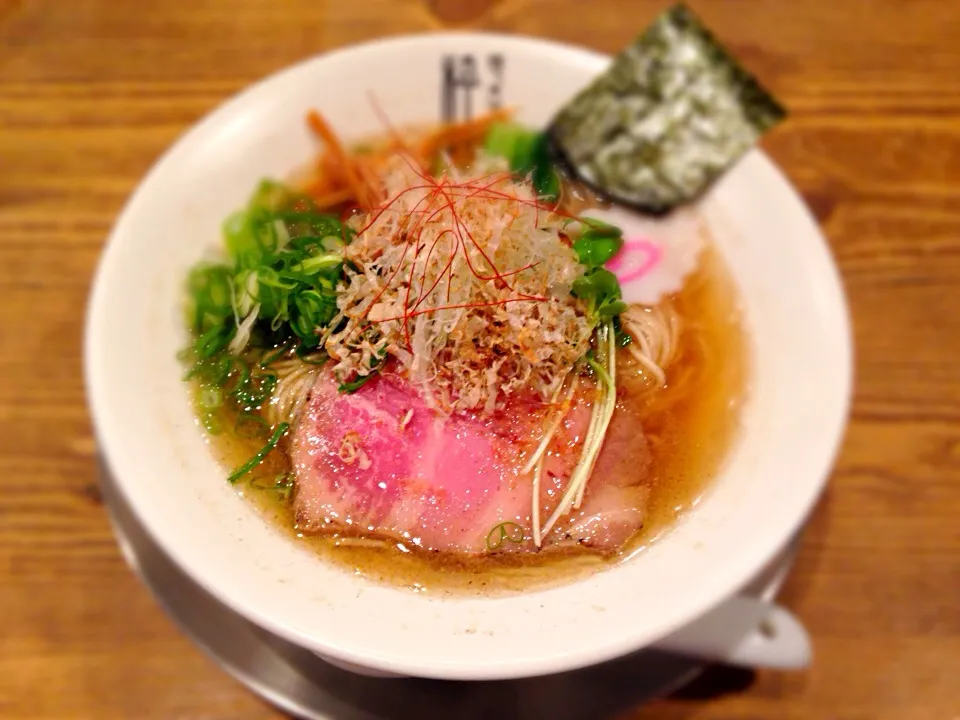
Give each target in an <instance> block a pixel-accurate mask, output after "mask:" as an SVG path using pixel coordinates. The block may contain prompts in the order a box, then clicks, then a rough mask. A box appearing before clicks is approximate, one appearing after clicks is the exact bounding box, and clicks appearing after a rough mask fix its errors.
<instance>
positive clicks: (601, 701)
mask: <svg viewBox="0 0 960 720" xmlns="http://www.w3.org/2000/svg"><path fill="white" fill-rule="evenodd" d="M100 474H101V487H102V491H103V498H104V503H105V505H106V507H107V508H108V509H109V512H110V517H111V520H112V522H113V526H114V531H115V533H116V535H117V538H118V541H119V544H120V547H121V550H122V551H123V555H124V557H125V558H126V560H127V562H128V563H129V564H130V567H131V568H133V570H134V571H135V572H136V573H137V574H138V575H139V576H140V578H141V579H142V580H143V582H144V583H145V584H146V585H147V587H148V588H149V589H150V590H151V592H152V593H153V595H154V597H155V598H156V599H157V601H158V602H159V603H160V605H161V606H162V607H163V609H164V610H165V611H166V613H167V614H168V615H169V616H170V617H171V618H172V619H173V620H174V622H175V623H176V624H177V625H178V626H179V627H180V629H181V630H182V631H183V632H184V633H185V634H186V635H187V636H189V637H190V638H191V639H192V640H193V642H194V643H195V644H196V645H198V646H199V647H200V648H201V649H202V650H203V651H204V652H206V653H207V655H209V656H210V657H211V658H213V660H214V661H215V662H216V663H217V664H218V665H220V667H221V668H223V669H224V670H225V671H226V672H228V673H230V674H231V675H232V676H233V677H235V678H236V679H237V680H239V681H240V682H242V683H243V684H244V685H246V686H247V687H248V688H250V689H251V690H253V691H254V692H255V693H257V694H258V695H260V696H262V697H263V698H264V699H266V700H267V701H269V702H271V703H273V704H274V705H276V706H277V707H278V708H280V709H282V710H284V711H286V712H288V713H290V714H292V715H294V716H296V717H300V718H306V719H308V720H406V719H408V718H409V719H410V720H414V719H416V720H419V719H420V718H423V717H446V718H458V720H472V719H473V718H477V719H479V718H490V717H503V718H518V719H524V718H544V717H549V718H552V719H553V720H574V719H580V718H590V719H591V720H597V719H598V718H606V717H613V716H616V715H618V714H620V713H622V712H624V711H625V710H627V709H629V708H632V707H636V706H637V705H640V704H642V703H643V702H646V701H649V700H651V699H653V698H655V697H660V696H662V695H664V694H667V693H669V692H672V691H674V690H676V689H678V688H679V687H681V686H683V685H685V684H686V683H688V682H689V681H690V680H692V679H693V678H694V677H696V676H697V675H698V674H699V673H700V671H701V670H702V669H703V665H702V663H701V662H699V661H697V660H691V659H688V658H681V657H677V656H672V655H668V654H665V653H661V652H656V651H651V650H645V651H641V652H638V653H636V654H634V655H631V656H628V657H625V658H621V659H619V660H615V661H613V662H609V663H605V664H603V665H598V666H595V667H591V668H587V669H583V670H577V671H573V672H568V673H562V674H560V675H551V676H546V677H539V678H530V679H524V680H513V681H496V682H448V681H440V680H423V679H416V678H403V679H380V678H369V677H363V676H359V675H356V674H354V673H350V672H347V671H344V670H340V669H338V668H336V667H333V666H332V665H330V664H328V663H325V662H323V661H322V660H320V659H319V658H317V657H316V656H315V655H314V654H313V653H310V652H309V651H306V650H303V649H302V648H300V647H298V646H296V645H293V644H291V643H289V642H286V641H285V640H282V639H280V638H278V637H276V636H274V635H271V634H269V633H266V632H264V631H263V630H261V629H260V628H259V627H257V626H255V625H253V624H251V623H249V622H248V621H247V620H245V619H244V618H242V617H240V616H239V615H237V614H236V613H234V612H232V611H231V610H229V609H227V608H226V607H224V606H223V605H221V604H220V603H219V602H218V601H217V600H215V599H214V598H213V597H211V596H210V595H209V594H208V593H207V592H206V591H204V590H202V589H201V588H200V587H199V586H198V585H197V584H196V583H194V582H193V581H192V580H191V579H190V578H188V577H187V576H186V575H185V574H184V573H183V572H182V571H181V570H180V569H179V568H177V567H176V565H174V563H173V562H172V561H170V559H169V558H167V557H166V555H165V554H164V553H163V551H162V550H161V549H160V548H159V547H158V546H157V545H156V543H154V541H153V540H152V539H151V538H150V537H149V536H148V535H147V534H146V533H145V532H144V530H143V529H142V528H141V527H140V524H139V522H138V521H137V519H136V517H135V516H134V515H133V513H132V512H131V511H130V509H129V507H128V506H127V504H126V502H125V500H124V499H123V497H122V495H121V494H120V493H119V492H118V489H117V487H116V485H115V482H114V480H113V478H112V477H111V476H110V473H109V472H107V470H106V468H105V466H104V465H103V464H102V463H101V473H100ZM792 562H793V552H792V551H788V552H787V553H786V554H785V555H784V556H783V557H781V558H779V559H778V560H777V561H776V562H775V563H773V564H772V565H771V566H770V568H769V569H768V570H767V571H765V572H764V573H763V574H762V575H761V576H760V577H758V578H757V580H756V581H755V582H754V583H753V584H752V586H751V588H750V592H752V593H755V594H756V595H757V596H760V597H764V598H766V599H772V597H773V596H774V595H775V594H776V592H777V591H778V590H779V587H780V585H781V584H782V581H783V579H784V577H785V576H786V573H787V572H788V571H789V568H790V566H791V565H792Z"/></svg>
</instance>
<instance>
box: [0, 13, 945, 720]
mask: <svg viewBox="0 0 960 720" xmlns="http://www.w3.org/2000/svg"><path fill="white" fill-rule="evenodd" d="M690 4H691V6H692V7H693V8H694V9H695V10H696V11H697V12H698V13H699V14H700V15H701V16H702V17H703V18H704V19H705V20H706V21H707V22H708V24H709V25H710V26H712V27H713V28H714V29H715V31H716V33H717V34H718V35H719V36H720V37H721V38H723V39H724V40H725V41H727V42H728V43H729V44H730V45H731V46H732V47H733V48H734V49H735V51H736V52H737V54H738V55H739V56H740V57H741V58H743V60H744V61H746V63H747V64H748V65H749V66H750V67H751V68H753V69H755V71H756V72H757V73H758V74H759V75H760V76H761V78H762V79H763V80H764V81H765V82H766V83H767V84H768V85H769V86H770V87H771V88H772V89H773V90H774V92H775V93H776V94H777V95H778V96H779V97H780V98H782V99H783V100H784V101H785V103H786V104H787V106H788V107H789V108H790V109H791V110H792V113H793V116H792V118H791V120H790V121H789V122H788V123H787V124H786V125H784V126H783V127H782V129H779V130H778V131H777V132H775V133H774V134H773V135H772V136H771V137H769V139H768V140H767V141H766V142H765V147H766V148H767V150H768V151H769V152H770V153H771V154H772V155H773V157H774V158H775V159H776V160H777V161H778V162H779V163H780V164H781V166H782V167H783V168H784V169H785V170H786V172H787V173H788V174H789V176H790V177H791V178H792V179H793V181H794V182H795V183H796V184H797V185H798V187H799V188H800V189H801V190H802V192H803V193H804V195H805V197H806V198H807V200H808V201H809V203H810V205H811V207H812V208H813V210H814V212H815V213H816V215H817V217H818V219H819V221H820V222H821V224H822V226H823V228H824V230H825V232H826V234H827V236H828V238H829V239H830V242H831V244H832V247H833V251H834V253H835V256H836V258H837V261H838V263H839V265H840V268H841V270H842V272H843V276H844V278H845V282H846V287H847V291H848V293H849V299H850V303H851V308H852V314H853V321H854V328H855V334H856V348H857V368H856V374H857V385H856V398H855V404H854V409H853V417H852V424H851V426H850V428H849V432H848V434H847V438H846V442H845V445H844V448H843V452H842V454H841V456H840V458H839V463H838V465H837V468H836V472H835V473H834V476H833V480H832V483H831V485H830V489H829V492H828V493H827V495H826V497H825V499H824V500H823V502H822V503H821V505H820V506H819V508H818V510H817V512H816V515H815V516H814V518H813V521H812V524H811V526H810V528H809V531H808V532H807V534H806V536H805V538H804V542H803V547H802V552H801V554H800V558H799V562H798V564H797V567H796V571H795V572H794V573H793V575H792V576H791V578H790V580H789V583H788V585H787V587H786V590H785V595H784V601H785V603H786V604H787V605H788V606H790V607H791V608H793V609H794V610H796V612H797V613H799V615H800V616H801V617H802V618H803V619H804V621H805V622H806V623H807V624H808V627H809V628H810V631H811V633H812V635H813V638H814V642H815V650H816V660H815V664H814V665H813V667H812V668H811V669H810V670H809V671H806V672H802V673H776V672H760V673H757V674H755V675H754V674H750V673H746V674H745V673H737V672H729V671H725V670H722V669H716V670H713V671H711V672H709V673H708V674H707V675H706V676H705V677H704V678H703V680H702V681H700V682H699V683H698V684H697V685H696V686H695V687H694V688H692V689H689V690H687V691H686V692H683V693H681V694H679V695H677V696H674V697H671V698H668V699H665V700H662V701H658V702H656V703H654V704H652V705H647V706H645V707H643V708H636V709H634V710H631V711H629V712H626V713H624V714H623V716H622V720H627V719H628V718H630V719H634V720H641V719H643V720H648V719H649V720H680V719H696V720H734V719H737V720H767V719H777V720H779V719H786V720H792V719H800V718H804V719H806V718H813V719H816V720H819V719H821V718H822V719H833V718H836V719H842V720H870V719H874V718H896V719H900V718H905V719H911V720H912V719H914V718H916V719H917V720H926V719H929V720H954V719H955V718H958V717H960V522H958V519H960V369H958V362H957V358H958V356H960V290H958V288H960V4H958V3H957V2H955V1H954V0H950V1H945V0H833V1H832V2H830V1H828V0H790V1H789V2H787V1H786V0H722V2H721V1H720V0H715V1H710V0H691V2H690ZM585 6H586V3H584V2H582V0H499V1H498V2H491V1H489V0H488V1H486V2H484V1H482V0H481V1H476V0H474V1H472V2H466V3H457V2H454V1H453V0H436V1H434V2H420V1H419V0H352V1H349V2H340V1H339V0H331V1H329V2H325V1H324V0H232V1H231V0H189V1H188V2H183V1H174V0H170V1H167V0H153V1H152V2H149V3H141V2H139V1H137V2H135V1H134V0H21V1H17V0H0V468H2V473H0V717H3V718H138V719H145V718H163V719H167V718H238V719H249V720H261V719H265V718H277V717H280V715H278V713H277V712H276V711H275V710H274V709H272V708H270V707H269V706H268V705H266V704H265V703H264V702H262V701H261V700H259V699H258V698H256V697H255V696H254V695H252V694H251V693H250V692H248V691H247V690H246V689H244V688H243V687H242V686H240V685H239V684H238V683H236V682H235V681H234V680H232V679H231V678H229V677H228V676H227V675H225V674H224V673H223V672H221V671H220V670H219V669H218V668H217V667H216V666H215V665H214V664H213V663H211V662H210V661H208V660H207V659H206V658H205V657H204V656H203V655H202V654H201V653H200V652H199V651H198V650H196V649H195V648H194V647H193V646H192V645H191V644H190V643H189V642H188V641H187V640H186V639H185V638H184V637H182V636H181V635H180V634H179V633H178V631H177V630H176V629H175V627H174V626H173V625H172V624H171V622H170V621H169V620H168V619H167V618H166V617H165V616H164V615H163V614H162V612H161V611H160V609H159V608H158V606H157V605H156V604H155V603H154V601H153V600H152V599H151V597H150V596H149V595H148V593H147V591H146V590H145V589H144V588H143V587H142V586H141V585H140V584H139V583H138V581H137V580H136V579H135V578H134V576H133V575H132V574H131V572H130V571H129V570H128V569H127V568H126V566H125V565H124V563H123V561H122V559H121V557H120V554H119V552H118V550H117V546H116V544H115V542H114V539H113V537H112V535H111V532H110V528H109V526H108V523H107V518H106V516H105V513H104V510H103V508H102V506H101V504H100V501H99V496H98V492H97V489H96V488H97V485H96V483H97V478H96V466H95V455H94V453H95V447H94V441H93V438H92V433H91V426H90V420H89V417H88V413H87V409H86V406H85V398H84V393H83V385H82V381H81V360H80V348H81V336H82V327H83V322H82V317H83V310H84V305H85V302H86V299H87V294H88V291H89V288H90V280H91V273H92V270H93V268H94V264H95V263H96V260H97V257H98V254H99V252H100V249H101V247H102V245H103V242H104V238H105V236H106V235H107V233H108V231H109V229H110V226H111V224H112V223H113V221H114V219H115V217H116V215H117V213H118V211H119V210H120V208H121V206H122V204H123V203H124V201H125V199H126V198H127V196H128V195H129V193H130V192H131V191H132V189H133V188H134V187H135V185H136V183H137V182H138V181H139V179H140V178H141V177H142V176H143V174H144V173H145V172H146V170H147V169H148V168H149V167H150V165H151V163H153V162H154V160H155V159H156V158H157V156H158V155H159V154H160V153H161V152H162V151H163V150H164V148H166V147H167V146H168V145H169V144H170V143H171V142H172V141H173V140H174V139H175V138H176V137H177V136H178V135H179V134H180V133H181V132H183V131H184V130H185V129H186V128H187V127H188V126H189V125H191V124H192V123H193V122H195V121H196V120H197V119H199V118H200V117H201V116H202V115H204V114H205V113H206V112H208V111H209V110H211V109H212V108H213V107H214V106H216V105H217V104H219V103H220V102H222V101H223V100H224V99H225V98H227V97H228V96H229V95H231V94H232V93H234V92H235V91H237V90H239V89H240V88H242V87H244V86H245V85H247V84H248V83H250V82H251V81H254V80H256V79H259V78H261V77H263V76H264V75H266V74H268V73H270V72H272V71H274V70H277V69H279V68H281V67H283V66H285V65H287V64H289V63H292V62H294V61H296V60H299V59H302V58H304V57H307V56H309V55H312V54H315V53H318V52H321V51H324V50H327V49H330V48H333V47H338V46H342V45H346V44H348V43H352V42H356V41H360V40H365V39H369V38H373V37H381V36H385V35H393V34H398V33H405V32H412V31H424V30H433V29H438V28H441V27H444V26H449V25H451V24H455V25H457V26H468V27H482V28H489V29H496V30H504V31H510V32H521V33H529V34H533V35H538V36H543V37H549V38H554V39H557V40H562V41H568V42H573V43H578V44H582V45H586V46H589V47H592V48H595V49H599V50H603V51H610V52H612V51H616V50H617V49H619V48H620V47H622V46H623V45H624V44H626V43H627V42H628V41H629V40H630V39H631V37H632V36H633V34H634V33H635V32H636V31H637V30H638V29H639V28H641V27H642V26H644V25H646V23H647V22H649V21H650V20H651V19H652V18H653V17H654V15H655V14H656V13H657V12H658V11H659V10H660V9H662V8H663V7H664V3H662V2H659V1H654V0H651V1H646V0H591V3H590V8H589V11H587V10H586V7H585ZM433 10H435V11H436V12H437V13H439V14H440V15H442V16H443V18H445V19H441V18H438V17H437V15H435V14H433ZM771 242H776V238H771ZM808 381H809V382H810V383H811V384H814V383H816V382H817V381H818V378H816V377H810V378H809V380H808Z"/></svg>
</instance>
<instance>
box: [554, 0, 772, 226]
mask: <svg viewBox="0 0 960 720" xmlns="http://www.w3.org/2000/svg"><path fill="white" fill-rule="evenodd" d="M785 117H786V111H785V110H784V108H783V107H782V106H781V105H780V104H779V103H778V102H777V101H776V100H775V99H774V98H773V97H772V96H771V95H770V94H769V93H767V92H766V91H765V90H764V89H763V88H762V87H760V85H759V84H758V83H757V81H756V79H755V78H754V77H753V76H752V75H750V74H749V73H748V72H747V71H746V70H744V69H743V68H742V67H741V66H740V65H739V64H738V63H737V61H736V60H735V59H734V58H733V57H732V56H731V55H730V54H729V53H728V52H727V51H726V50H725V49H724V48H723V47H722V46H721V45H720V44H719V43H718V42H717V41H716V40H715V39H714V38H713V36H712V35H711V34H710V32H709V31H708V30H707V29H706V28H705V27H704V26H703V25H702V24H701V23H700V21H699V20H698V19H697V18H696V16H694V15H693V13H691V12H690V11H689V10H688V9H687V8H686V7H684V6H683V5H675V6H673V7H672V8H670V9H669V10H667V11H666V12H664V13H663V14H662V15H660V17H658V18H657V20H656V21H655V22H654V23H653V25H651V26H650V27H649V28H648V29H647V30H646V31H645V32H644V33H643V34H642V35H640V36H639V37H638V38H637V39H636V40H635V41H634V42H633V43H632V44H631V45H630V46H629V47H627V48H626V49H625V50H623V51H622V52H621V53H620V54H619V55H617V56H616V57H615V58H614V60H613V63H612V65H611V66H610V68H609V69H608V70H607V71H606V72H605V73H604V74H603V75H601V76H600V77H599V78H597V79H596V80H595V81H594V82H593V83H591V84H590V85H589V86H588V87H587V88H586V89H584V90H582V91H581V92H580V93H579V94H578V95H577V96H576V97H575V98H574V99H573V100H572V101H570V103H568V104H567V105H566V106H565V107H564V108H563V109H562V110H561V111H560V112H559V113H558V114H557V116H556V117H555V118H554V120H553V122H552V123H551V124H550V126H549V128H548V134H549V137H550V140H551V145H552V150H553V152H554V154H555V155H556V156H557V159H558V160H559V161H560V162H561V163H562V164H564V165H566V166H567V167H568V168H569V169H570V170H571V171H572V172H573V174H574V175H576V176H577V177H579V178H580V179H581V180H583V181H584V182H586V183H587V184H588V185H591V186H592V187H593V188H594V189H596V190H597V191H599V192H600V193H601V194H603V195H606V196H607V197H608V198H609V199H611V200H613V201H615V202H619V203H622V204H626V205H630V206H633V207H635V208H637V209H640V210H643V211H645V212H648V213H652V214H663V213H666V212H669V211H670V210H671V209H672V208H674V207H676V206H678V205H681V204H683V203H686V202H689V201H691V200H693V199H695V198H696V197H697V196H699V195H700V194H701V193H702V192H703V191H704V190H705V189H706V188H707V187H708V186H709V185H710V183H712V182H713V181H714V180H715V179H716V178H717V177H719V176H720V175H721V174H722V173H723V172H724V171H725V170H726V169H727V168H729V167H731V166H732V165H733V164H734V163H735V162H736V161H737V160H738V159H739V158H740V157H741V156H742V155H743V154H744V153H745V152H746V151H747V150H749V149H750V147H751V146H753V145H754V144H755V143H756V141H757V140H758V139H759V138H760V136H761V135H763V133H765V132H766V131H767V130H769V129H770V128H772V127H773V126H774V125H776V124H777V123H778V122H780V121H781V120H782V119H783V118H785Z"/></svg>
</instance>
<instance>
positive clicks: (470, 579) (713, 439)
mask: <svg viewBox="0 0 960 720" xmlns="http://www.w3.org/2000/svg"><path fill="white" fill-rule="evenodd" d="M671 301H672V302H673V303H675V306H676V308H677V310H678V311H679V313H680V315H681V317H682V318H683V321H684V326H685V328H686V330H685V331H684V333H683V335H682V336H681V350H680V353H679V356H678V358H677V359H676V360H675V361H674V362H673V364H672V365H671V366H670V367H669V368H668V370H667V386H666V387H665V388H664V389H662V390H659V391H656V392H654V393H645V392H644V391H643V384H642V383H641V382H639V381H638V380H637V370H636V367H635V365H634V361H633V359H632V357H631V356H630V355H629V354H628V352H627V351H626V350H620V351H619V352H620V355H619V356H618V373H617V380H618V383H617V384H618V387H620V388H621V392H620V399H619V403H618V410H617V411H618V412H636V413H639V414H640V418H641V421H642V424H643V427H644V430H645V434H646V435H647V437H648V439H649V440H650V449H651V454H652V464H651V466H650V470H649V472H648V473H647V474H646V476H645V477H643V478H633V477H631V478H623V479H624V480H629V481H630V482H632V483H637V482H639V483H642V484H645V485H647V486H648V487H649V488H650V504H649V510H648V515H647V517H646V519H645V522H644V526H643V528H642V529H641V530H640V531H639V532H637V533H636V535H635V536H634V537H633V538H632V539H631V540H630V541H629V542H628V543H627V545H626V546H624V547H623V548H621V550H620V551H619V552H617V553H615V554H613V555H601V554H598V553H597V552H596V551H592V550H590V549H588V548H584V547H580V546H576V547H568V548H564V549H555V550H551V551H550V552H541V553H502V554H490V555H487V556H483V557H464V556H460V555H453V554H446V553H436V552H429V551H419V552H409V551H406V552H405V551H401V549H399V548H398V547H396V545H394V544H391V543H386V542H383V541H366V540H363V539H358V538H345V537H340V536H336V535H333V536H322V537H317V536H306V535H304V534H302V533H300V532H299V531H298V529H297V527H296V523H295V518H294V514H293V511H292V503H290V502H289V501H287V502H282V501H280V500H278V497H277V493H275V492H272V491H269V490H262V489H257V488H254V487H252V486H251V485H250V484H249V483H248V484H245V485H242V486H241V487H240V488H239V489H240V492H241V494H242V495H244V496H246V497H248V498H250V499H251V500H252V501H253V502H254V503H255V505H256V506H257V507H258V508H259V509H260V511H261V512H262V513H263V514H264V516H265V517H267V518H269V519H270V520H271V521H272V522H273V524H274V525H276V527H277V528H279V529H280V530H281V531H282V532H284V533H287V534H288V535H290V537H291V539H293V540H294V541H296V542H297V543H299V544H300V545H302V546H303V547H306V548H309V549H310V550H312V551H314V552H316V553H317V555H318V556H319V558H320V559H321V560H323V561H326V562H330V563H332V564H334V565H336V566H338V567H340V568H342V569H344V570H345V571H347V572H350V573H354V574H357V575H361V576H364V577H366V578H369V579H372V580H375V581H379V582H385V583H389V584H391V585H398V586H403V587H408V588H411V589H413V590H414V591H417V592H431V593H458V594H459V593H465V592H466V593H476V592H484V593H490V592H504V591H506V592H511V591H519V590H528V589H531V588H533V587H537V588H542V587H544V586H552V585H556V584H560V583H565V582H569V581H570V580H572V579H575V578H577V577H579V576H581V575H583V574H586V573H589V572H593V571H595V570H597V569H600V568H603V567H606V566H610V565H611V564H615V563H618V562H621V561H622V560H623V559H624V558H627V557H630V556H632V555H633V554H635V553H637V552H638V551H640V550H642V549H643V548H644V547H646V546H647V545H648V544H649V543H651V542H653V541H654V540H655V539H657V538H658V537H660V536H661V535H663V534H664V533H665V532H666V531H668V530H669V529H670V528H671V527H672V526H673V525H674V524H675V522H676V521H677V518H678V517H680V516H681V515H682V514H683V513H684V512H686V511H687V510H689V509H690V508H692V507H693V506H695V505H696V503H697V502H698V501H699V499H700V497H701V496H702V495H703V493H704V492H705V490H706V489H707V487H708V485H709V481H710V479H711V478H712V477H714V476H715V475H716V474H717V471H718V469H719V468H720V466H721V464H722V461H723V459H724V457H725V456H726V454H727V453H728V451H729V449H730V446H731V443H732V442H733V440H734V438H735V436H736V434H737V429H738V424H739V422H738V421H739V412H740V407H741V405H742V401H743V399H744V392H745V384H746V378H747V373H748V368H747V352H746V338H745V335H744V331H743V328H742V323H741V318H740V313H739V312H738V309H737V301H736V293H735V291H734V287H733V283H732V281H731V279H730V277H729V274H728V273H727V271H726V269H725V268H724V267H723V265H722V262H721V261H720V259H719V257H718V256H717V255H716V253H715V252H713V251H712V250H708V251H706V252H705V253H704V255H703V256H702V259H701V264H700V268H699V270H698V271H697V272H696V273H695V274H694V275H693V276H692V277H691V278H690V279H689V280H688V282H687V284H686V286H685V288H684V289H683V290H682V291H681V292H680V293H679V294H677V295H676V296H675V297H674V298H672V300H671ZM224 426H225V427H233V423H232V422H231V418H224ZM261 443H262V441H261V440H253V441H250V440H243V439H241V438H239V437H236V436H234V435H231V434H229V433H224V434H222V435H218V436H212V438H211V445H212V447H213V448H214V450H215V452H216V453H217V454H218V455H219V456H220V458H221V459H222V461H223V463H224V465H225V466H226V467H236V466H238V465H240V464H242V463H243V462H244V461H246V460H247V459H248V458H249V457H250V456H251V455H252V454H253V453H255V452H256V451H257V450H258V449H259V446H260V444H261ZM288 469H289V466H288V461H287V458H286V456H285V455H284V453H282V452H274V453H271V455H270V456H268V459H267V461H266V462H265V463H264V464H263V465H262V466H261V468H260V471H259V472H258V473H257V475H258V476H259V477H263V476H266V477H269V476H271V475H274V474H277V473H281V472H284V471H286V470H288Z"/></svg>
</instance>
